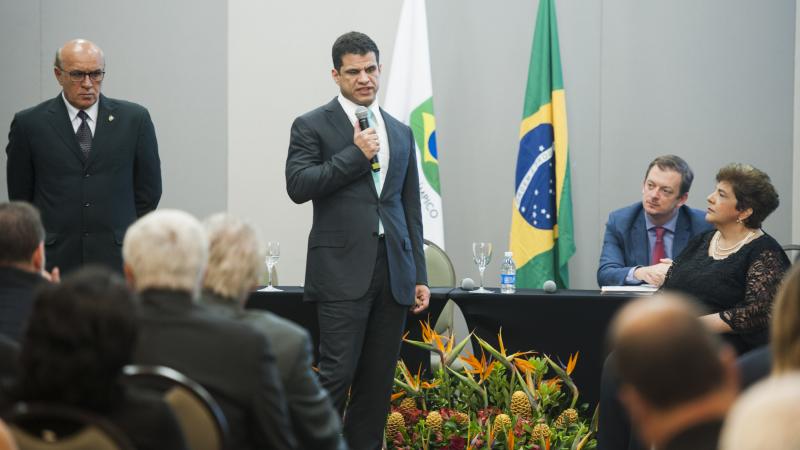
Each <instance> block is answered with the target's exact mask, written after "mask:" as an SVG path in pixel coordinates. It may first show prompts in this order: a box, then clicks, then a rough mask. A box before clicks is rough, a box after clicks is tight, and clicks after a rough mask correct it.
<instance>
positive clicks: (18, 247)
mask: <svg viewBox="0 0 800 450" xmlns="http://www.w3.org/2000/svg"><path fill="white" fill-rule="evenodd" d="M44 259H45V256H44V227H43V226H42V220H41V218H40V216H39V212H38V211H37V210H36V208H34V207H33V206H31V205H29V204H27V203H24V202H10V203H3V204H0V334H3V335H6V336H8V337H10V338H11V339H13V340H15V341H19V340H20V338H21V337H22V333H23V329H24V326H25V323H26V322H27V320H28V316H29V315H30V313H31V305H32V303H33V291H34V289H35V288H36V286H38V285H39V284H40V283H41V282H43V281H44V278H42V275H41V271H42V269H44V265H45V260H44Z"/></svg>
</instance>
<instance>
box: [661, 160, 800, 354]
mask: <svg viewBox="0 0 800 450" xmlns="http://www.w3.org/2000/svg"><path fill="white" fill-rule="evenodd" d="M707 200H708V209H707V210H706V220H707V221H708V222H710V223H711V224H713V225H714V228H715V230H711V231H708V232H706V233H703V234H701V235H699V236H697V237H695V238H694V239H692V241H691V242H689V243H688V244H687V245H686V249H685V250H684V251H683V252H682V253H681V254H680V255H679V256H678V257H677V258H676V259H675V261H674V263H673V264H672V266H671V267H670V269H669V271H668V272H667V276H666V279H665V281H664V284H663V288H664V289H668V290H675V291H681V292H684V293H687V294H690V295H691V296H692V297H694V298H696V299H697V300H699V302H700V304H701V306H702V307H703V308H704V315H703V316H702V318H701V319H702V320H703V323H705V325H706V326H707V327H708V328H709V329H711V330H714V331H715V332H717V333H722V334H724V337H725V339H726V340H728V341H729V342H730V343H731V344H733V346H734V347H735V348H736V350H737V352H738V353H739V354H743V353H745V352H747V351H750V350H752V349H754V348H757V347H759V346H763V345H766V344H767V341H768V337H769V335H768V325H769V319H770V315H771V313H772V304H773V300H774V298H775V293H776V292H777V290H778V286H779V285H780V282H781V279H782V278H783V275H784V273H786V270H787V269H788V268H789V265H790V264H789V259H788V258H787V257H786V253H784V251H783V250H782V249H781V246H780V244H778V242H777V241H775V239H773V238H772V236H770V235H768V234H766V233H765V232H764V231H763V230H762V229H761V223H762V222H763V221H764V219H766V218H767V216H769V215H770V213H772V211H774V210H775V208H777V207H778V203H779V202H778V193H777V192H776V191H775V188H774V187H773V186H772V182H771V181H770V178H769V176H768V175H767V174H765V173H764V172H762V171H760V170H758V169H756V168H754V167H752V166H749V165H746V164H736V163H734V164H729V165H727V166H725V167H723V168H722V169H720V170H719V172H718V173H717V186H716V189H715V190H714V192H712V193H711V194H710V195H709V196H708V198H707Z"/></svg>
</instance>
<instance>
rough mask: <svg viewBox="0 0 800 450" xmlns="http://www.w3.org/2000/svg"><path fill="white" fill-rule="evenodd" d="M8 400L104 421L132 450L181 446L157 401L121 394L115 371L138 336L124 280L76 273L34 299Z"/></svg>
mask: <svg viewBox="0 0 800 450" xmlns="http://www.w3.org/2000/svg"><path fill="white" fill-rule="evenodd" d="M28 323H29V325H28V329H27V331H26V333H25V336H24V338H23V341H22V350H21V353H20V372H19V377H18V381H17V385H16V386H15V387H14V388H13V389H12V392H11V396H10V397H11V398H10V399H11V400H16V401H26V402H44V403H56V404H61V405H68V406H72V407H76V408H79V409H83V410H86V411H90V412H93V413H95V414H97V415H100V416H103V417H105V418H107V419H108V420H110V421H111V422H112V423H114V424H115V425H117V427H118V428H119V429H120V430H121V431H123V432H124V433H125V434H126V435H127V436H128V438H129V439H130V440H131V441H132V442H133V444H134V445H135V446H136V448H137V449H140V450H143V449H144V450H146V449H153V450H156V449H163V450H166V449H179V450H185V449H186V444H185V442H184V439H183V435H182V433H181V430H180V427H179V425H178V422H177V420H176V419H175V416H174V415H173V413H172V411H171V410H170V409H169V406H167V404H166V403H165V402H164V401H163V400H162V399H161V397H160V395H158V394H155V393H151V392H143V391H138V390H133V389H125V388H124V386H123V385H122V384H121V382H120V378H119V377H120V374H121V369H122V367H123V366H125V365H126V364H129V363H130V361H131V355H132V352H133V348H134V345H135V343H136V338H137V329H138V327H137V323H136V313H135V305H134V302H133V298H132V295H131V293H130V292H129V291H128V289H127V286H126V285H125V282H124V280H122V278H121V277H119V276H118V275H116V274H113V273H111V272H110V271H108V270H106V269H100V268H95V269H91V268H90V269H81V270H80V271H78V272H76V273H74V274H73V275H70V276H69V277H67V278H66V279H65V280H64V281H63V282H62V283H61V284H54V285H48V286H43V288H42V289H41V290H39V291H38V293H37V294H36V297H35V301H34V306H33V311H32V314H31V317H30V319H29V322H28Z"/></svg>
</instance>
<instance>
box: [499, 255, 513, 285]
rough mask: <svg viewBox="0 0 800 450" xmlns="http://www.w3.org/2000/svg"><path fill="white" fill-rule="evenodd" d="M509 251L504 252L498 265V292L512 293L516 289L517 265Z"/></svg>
mask: <svg viewBox="0 0 800 450" xmlns="http://www.w3.org/2000/svg"><path fill="white" fill-rule="evenodd" d="M512 256H513V255H512V253H511V252H506V253H505V257H504V258H503V265H502V266H501V267H500V293H501V294H513V293H514V292H516V291H517V287H516V284H517V266H515V265H514V258H512Z"/></svg>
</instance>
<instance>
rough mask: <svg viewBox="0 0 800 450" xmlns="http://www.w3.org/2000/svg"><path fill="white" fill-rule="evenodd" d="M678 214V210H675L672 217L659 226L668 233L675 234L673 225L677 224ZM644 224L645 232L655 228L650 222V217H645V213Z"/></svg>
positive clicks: (645, 215)
mask: <svg viewBox="0 0 800 450" xmlns="http://www.w3.org/2000/svg"><path fill="white" fill-rule="evenodd" d="M679 212H680V208H675V213H673V214H672V217H671V218H670V219H669V220H668V221H667V223H665V224H664V225H661V226H662V227H663V228H664V229H665V230H667V231H669V232H670V233H675V225H677V224H678V213H679ZM644 223H645V225H647V231H650V230H652V229H653V228H655V225H653V222H651V221H650V217H648V216H647V213H645V214H644Z"/></svg>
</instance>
